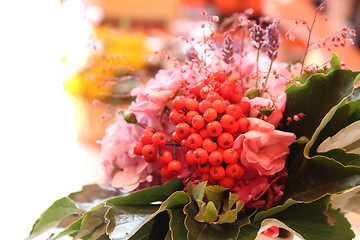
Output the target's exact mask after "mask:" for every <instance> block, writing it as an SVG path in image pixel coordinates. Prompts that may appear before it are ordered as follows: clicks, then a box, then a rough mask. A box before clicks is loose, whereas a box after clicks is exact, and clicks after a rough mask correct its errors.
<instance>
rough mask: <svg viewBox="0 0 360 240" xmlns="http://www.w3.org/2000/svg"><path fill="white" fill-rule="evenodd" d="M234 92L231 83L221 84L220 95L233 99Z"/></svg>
mask: <svg viewBox="0 0 360 240" xmlns="http://www.w3.org/2000/svg"><path fill="white" fill-rule="evenodd" d="M233 94H234V89H233V88H232V87H231V85H230V84H226V83H225V84H221V86H220V96H222V97H223V98H225V99H231V98H232V95H233Z"/></svg>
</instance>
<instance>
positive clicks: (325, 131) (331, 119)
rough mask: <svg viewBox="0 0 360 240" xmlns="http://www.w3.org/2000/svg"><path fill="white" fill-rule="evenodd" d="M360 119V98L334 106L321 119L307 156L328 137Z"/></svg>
mask: <svg viewBox="0 0 360 240" xmlns="http://www.w3.org/2000/svg"><path fill="white" fill-rule="evenodd" d="M359 120H360V99H358V100H355V101H351V102H346V99H344V101H342V102H341V103H340V104H338V105H337V106H335V107H334V108H332V109H331V110H330V111H329V113H328V114H326V116H325V117H324V119H323V120H322V121H321V123H320V125H319V126H318V128H317V129H316V131H315V133H314V135H313V137H312V139H311V140H310V142H309V143H308V144H307V146H306V147H305V152H304V153H305V156H313V155H315V154H316V150H317V148H318V146H319V145H320V144H321V143H322V142H323V141H325V140H326V139H327V138H329V137H331V136H334V135H335V134H336V133H338V132H339V131H341V130H342V129H344V128H346V127H347V126H349V125H351V124H352V123H354V122H356V121H359Z"/></svg>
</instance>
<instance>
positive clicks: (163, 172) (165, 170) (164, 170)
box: [160, 166, 174, 179]
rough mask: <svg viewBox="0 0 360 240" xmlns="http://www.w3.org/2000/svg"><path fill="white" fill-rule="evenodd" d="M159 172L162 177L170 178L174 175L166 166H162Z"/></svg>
mask: <svg viewBox="0 0 360 240" xmlns="http://www.w3.org/2000/svg"><path fill="white" fill-rule="evenodd" d="M160 173H161V175H162V176H163V177H165V178H167V179H169V178H172V177H173V176H174V175H173V173H172V172H170V171H169V170H168V167H167V166H164V167H162V168H161V170H160Z"/></svg>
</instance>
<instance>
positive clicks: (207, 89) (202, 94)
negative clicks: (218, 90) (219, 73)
mask: <svg viewBox="0 0 360 240" xmlns="http://www.w3.org/2000/svg"><path fill="white" fill-rule="evenodd" d="M213 91H214V89H213V87H211V86H205V87H203V88H202V89H201V90H200V94H199V95H200V97H201V98H202V99H206V97H207V95H208V94H209V93H210V92H213Z"/></svg>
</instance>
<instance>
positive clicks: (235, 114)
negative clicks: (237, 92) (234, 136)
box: [225, 104, 243, 119]
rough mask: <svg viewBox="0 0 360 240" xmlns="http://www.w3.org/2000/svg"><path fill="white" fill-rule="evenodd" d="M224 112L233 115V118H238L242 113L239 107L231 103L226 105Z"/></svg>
mask: <svg viewBox="0 0 360 240" xmlns="http://www.w3.org/2000/svg"><path fill="white" fill-rule="evenodd" d="M225 112H226V113H227V114H230V115H231V116H233V117H234V118H235V119H238V118H239V117H241V116H242V115H243V113H242V110H241V108H240V107H239V106H238V105H233V104H232V105H229V106H227V107H226V111H225Z"/></svg>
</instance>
